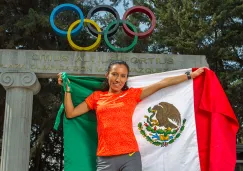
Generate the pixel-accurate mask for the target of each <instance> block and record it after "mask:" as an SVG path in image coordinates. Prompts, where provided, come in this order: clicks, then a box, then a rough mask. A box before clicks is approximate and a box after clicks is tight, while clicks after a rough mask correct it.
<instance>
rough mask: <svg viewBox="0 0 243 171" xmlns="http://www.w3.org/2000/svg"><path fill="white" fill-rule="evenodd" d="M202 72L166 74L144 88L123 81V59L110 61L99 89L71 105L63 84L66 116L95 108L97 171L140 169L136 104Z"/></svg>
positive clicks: (126, 70)
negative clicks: (102, 86)
mask: <svg viewBox="0 0 243 171" xmlns="http://www.w3.org/2000/svg"><path fill="white" fill-rule="evenodd" d="M203 72H204V68H199V69H197V70H196V71H194V72H192V73H187V74H182V75H179V76H174V77H168V78H165V79H162V80H161V81H159V82H157V83H154V84H151V85H149V86H146V87H140V88H132V87H130V88H129V87H128V86H127V84H126V82H127V80H128V75H129V66H128V65H127V63H126V62H124V61H113V62H111V63H110V64H109V66H108V68H107V72H106V74H105V77H106V80H105V81H104V89H103V91H94V92H93V93H92V94H91V95H89V96H88V97H87V98H86V99H85V101H83V102H82V103H80V104H79V105H78V106H77V107H74V105H73V102H72V98H71V92H70V88H69V87H68V86H67V87H66V92H65V97H64V106H65V111H66V117H67V118H74V117H77V116H80V115H82V114H84V113H86V112H88V111H89V110H95V111H96V118H97V123H98V125H97V132H98V148H97V171H118V170H119V171H133V170H136V171H141V170H142V164H141V156H140V152H139V148H138V143H137V141H136V138H135V135H134V133H133V129H132V116H133V113H134V110H135V108H136V105H137V104H138V103H139V102H140V101H141V100H143V99H144V98H146V97H148V96H150V95H151V94H153V93H155V92H156V91H158V90H160V89H162V88H165V87H168V86H171V85H175V84H179V83H181V82H183V81H186V80H188V79H193V78H196V77H197V76H199V75H201V74H202V73H203ZM61 76H62V74H61V73H60V74H58V83H59V84H60V85H62V77H61ZM65 80H66V79H64V81H65Z"/></svg>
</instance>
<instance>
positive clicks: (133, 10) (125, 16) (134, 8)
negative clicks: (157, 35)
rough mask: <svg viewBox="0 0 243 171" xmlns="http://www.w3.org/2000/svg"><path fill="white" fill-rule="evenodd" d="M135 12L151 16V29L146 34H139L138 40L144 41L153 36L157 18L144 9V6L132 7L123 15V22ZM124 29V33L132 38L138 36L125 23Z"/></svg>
mask: <svg viewBox="0 0 243 171" xmlns="http://www.w3.org/2000/svg"><path fill="white" fill-rule="evenodd" d="M134 12H142V13H145V14H147V15H148V16H149V18H150V20H151V27H150V28H149V30H148V31H146V32H144V33H138V34H137V35H138V38H140V39H142V38H145V37H147V36H149V35H151V34H152V32H153V30H154V28H155V25H156V19H155V16H154V14H153V12H152V11H151V10H150V9H148V8H146V7H143V6H135V7H132V8H129V9H128V10H127V11H126V13H125V14H124V15H123V18H122V20H126V18H127V16H128V15H130V14H132V13H134ZM123 28H124V31H125V32H126V33H127V34H128V35H129V36H131V37H133V36H134V35H136V33H134V32H132V31H131V30H130V29H129V28H128V27H127V25H126V24H125V23H123Z"/></svg>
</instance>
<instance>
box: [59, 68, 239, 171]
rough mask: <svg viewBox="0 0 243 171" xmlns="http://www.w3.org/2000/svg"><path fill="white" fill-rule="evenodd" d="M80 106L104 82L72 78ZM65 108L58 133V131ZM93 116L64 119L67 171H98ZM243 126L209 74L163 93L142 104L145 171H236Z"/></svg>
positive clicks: (147, 79) (132, 82) (144, 80)
mask: <svg viewBox="0 0 243 171" xmlns="http://www.w3.org/2000/svg"><path fill="white" fill-rule="evenodd" d="M192 70H194V69H183V70H175V71H170V72H164V73H156V74H150V75H142V76H136V77H130V78H129V80H128V85H129V87H144V86H146V85H150V84H152V83H155V82H157V81H160V80H161V79H163V78H166V77H170V76H177V75H180V74H184V73H185V72H186V71H192ZM68 79H69V80H70V81H71V87H72V99H73V103H74V105H75V106H76V105H78V104H79V103H80V102H81V101H83V100H84V99H85V98H86V97H87V96H88V95H89V94H91V93H92V92H93V91H94V90H98V89H100V86H101V83H102V81H103V80H104V79H103V78H94V77H79V76H68ZM63 111H64V110H63V106H61V108H60V110H59V113H58V116H57V120H56V123H55V128H56V129H57V128H58V125H59V122H60V118H61V114H64V113H63ZM96 124H97V122H96V117H95V113H94V112H93V111H90V112H89V113H87V114H84V115H82V116H80V117H77V118H74V119H67V118H66V117H65V115H64V117H63V128H64V170H65V171H74V170H75V171H96V148H97V132H96V128H97V127H96ZM238 127H239V125H238V121H237V119H236V117H235V114H234V112H233V110H232V108H231V106H230V103H229V101H228V99H227V97H226V95H225V93H224V90H223V89H222V87H221V85H220V83H219V81H218V79H217V77H216V75H215V74H214V72H212V71H211V70H208V69H206V70H205V73H204V74H203V75H201V76H199V77H197V78H196V79H194V80H188V81H185V82H183V83H181V84H178V85H174V86H171V87H167V88H164V89H161V90H159V91H158V92H156V93H154V94H153V95H151V96H149V97H147V98H146V99H144V100H143V101H141V102H140V103H139V104H138V105H137V107H136V109H135V112H134V116H133V130H134V134H135V136H136V139H137V141H138V145H139V149H140V152H141V156H142V165H143V171H175V170H180V171H233V170H234V167H235V163H236V133H237V130H238Z"/></svg>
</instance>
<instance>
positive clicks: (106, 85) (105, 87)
mask: <svg viewBox="0 0 243 171" xmlns="http://www.w3.org/2000/svg"><path fill="white" fill-rule="evenodd" d="M115 64H120V65H125V67H126V68H127V71H128V73H127V77H128V74H129V66H128V64H127V63H126V62H125V61H122V60H115V61H111V62H110V64H109V65H108V68H107V70H106V72H107V73H108V74H109V72H110V70H111V67H112V66H113V65H115ZM109 88H110V86H109V83H108V79H107V78H106V79H105V80H104V82H103V83H102V89H103V91H108V90H109ZM127 89H128V86H127V83H125V85H124V86H123V87H122V89H121V90H122V91H125V90H127Z"/></svg>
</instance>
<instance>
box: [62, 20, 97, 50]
mask: <svg viewBox="0 0 243 171" xmlns="http://www.w3.org/2000/svg"><path fill="white" fill-rule="evenodd" d="M79 23H80V20H77V21H75V22H73V23H72V24H71V26H70V27H69V28H68V32H67V39H68V43H69V45H70V46H71V47H72V48H73V50H80V51H95V50H96V49H97V48H98V47H99V45H100V42H101V34H98V37H97V40H96V41H95V43H94V44H93V45H91V46H88V47H80V46H78V45H76V44H75V43H74V42H73V41H72V39H71V34H70V33H71V31H72V29H73V28H74V27H75V26H76V25H77V24H79ZM84 23H90V24H92V25H93V26H95V28H96V29H97V31H99V32H101V29H100V27H99V26H98V24H96V23H95V22H94V21H93V20H89V19H84Z"/></svg>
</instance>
